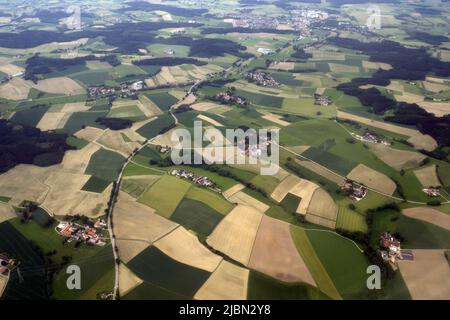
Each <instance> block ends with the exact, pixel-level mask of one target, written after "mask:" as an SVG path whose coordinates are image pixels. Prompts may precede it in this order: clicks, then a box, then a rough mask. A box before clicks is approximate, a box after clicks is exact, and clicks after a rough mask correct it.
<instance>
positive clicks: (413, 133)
mask: <svg viewBox="0 0 450 320" xmlns="http://www.w3.org/2000/svg"><path fill="white" fill-rule="evenodd" d="M337 117H338V118H341V119H347V120H352V121H356V122H359V123H362V124H365V125H368V126H372V127H375V128H380V129H383V130H387V131H390V132H394V133H398V134H402V135H404V136H408V137H411V138H410V139H408V141H409V142H410V143H412V144H413V145H414V146H415V147H416V148H417V149H425V150H428V151H431V150H434V149H435V148H436V147H437V143H436V141H435V140H434V139H433V138H432V137H431V136H429V135H423V134H422V133H420V131H418V130H416V129H410V128H405V127H401V126H397V125H395V124H390V123H385V122H382V121H377V120H371V119H367V118H364V117H361V116H357V115H354V114H351V113H347V112H343V111H338V113H337Z"/></svg>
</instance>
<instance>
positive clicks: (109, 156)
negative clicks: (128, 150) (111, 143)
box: [85, 149, 125, 182]
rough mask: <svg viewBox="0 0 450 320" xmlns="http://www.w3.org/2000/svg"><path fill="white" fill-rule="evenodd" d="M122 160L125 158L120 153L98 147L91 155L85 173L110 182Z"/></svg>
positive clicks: (116, 174) (115, 175)
mask: <svg viewBox="0 0 450 320" xmlns="http://www.w3.org/2000/svg"><path fill="white" fill-rule="evenodd" d="M124 162H125V158H124V157H123V156H121V155H120V154H118V153H116V152H113V151H109V150H105V149H100V150H98V151H97V152H96V153H94V154H93V155H92V157H91V160H90V161H89V165H88V167H87V168H86V172H85V173H86V174H90V175H92V176H95V177H97V178H100V179H103V180H105V181H109V182H112V181H114V180H115V179H116V178H117V176H118V174H119V171H120V168H121V167H122V165H123V163H124Z"/></svg>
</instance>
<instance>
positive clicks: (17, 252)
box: [0, 219, 48, 300]
mask: <svg viewBox="0 0 450 320" xmlns="http://www.w3.org/2000/svg"><path fill="white" fill-rule="evenodd" d="M17 220H18V219H17ZM0 252H7V253H8V254H9V255H11V256H12V257H14V258H15V259H17V260H18V261H20V262H21V269H23V272H21V274H22V277H23V278H24V280H25V281H24V282H20V281H19V276H18V274H17V270H16V271H14V272H13V273H11V276H10V280H9V283H8V286H7V287H6V290H5V292H4V293H3V295H2V299H7V300H8V299H9V300H43V299H47V298H48V294H47V292H46V289H45V269H44V268H43V266H44V264H45V262H44V257H42V255H41V254H40V253H39V252H38V251H36V250H35V248H33V246H32V245H31V244H30V242H29V241H28V240H27V238H25V237H24V236H23V235H22V234H21V233H20V232H19V231H17V230H16V229H15V228H14V227H13V225H12V224H11V223H9V222H3V223H1V224H0ZM27 269H28V270H30V271H29V272H26V270H27Z"/></svg>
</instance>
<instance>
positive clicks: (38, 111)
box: [10, 105, 48, 127]
mask: <svg viewBox="0 0 450 320" xmlns="http://www.w3.org/2000/svg"><path fill="white" fill-rule="evenodd" d="M47 110H48V106H39V105H37V106H35V107H32V108H30V109H25V110H20V111H17V112H16V113H15V114H14V115H13V116H12V117H11V119H10V120H11V121H12V122H15V123H19V124H23V125H26V126H31V127H36V125H37V124H38V123H39V121H40V120H41V118H42V117H43V116H44V114H45V113H46V112H47Z"/></svg>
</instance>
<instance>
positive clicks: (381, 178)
mask: <svg viewBox="0 0 450 320" xmlns="http://www.w3.org/2000/svg"><path fill="white" fill-rule="evenodd" d="M347 178H349V179H351V180H354V181H357V182H359V183H361V184H363V185H365V186H367V187H369V188H372V189H375V190H377V191H379V192H382V193H385V194H389V195H392V194H393V193H394V191H395V189H396V188H397V186H396V185H395V182H394V181H392V180H391V179H390V178H389V177H388V176H386V175H384V174H382V173H380V172H378V171H375V170H373V169H371V168H369V167H367V166H365V165H363V164H359V165H358V166H356V168H354V169H353V170H352V171H351V172H350V173H349V174H348V175H347Z"/></svg>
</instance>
